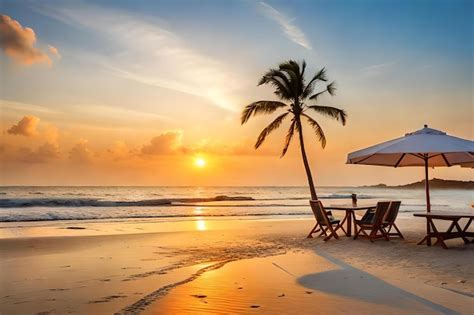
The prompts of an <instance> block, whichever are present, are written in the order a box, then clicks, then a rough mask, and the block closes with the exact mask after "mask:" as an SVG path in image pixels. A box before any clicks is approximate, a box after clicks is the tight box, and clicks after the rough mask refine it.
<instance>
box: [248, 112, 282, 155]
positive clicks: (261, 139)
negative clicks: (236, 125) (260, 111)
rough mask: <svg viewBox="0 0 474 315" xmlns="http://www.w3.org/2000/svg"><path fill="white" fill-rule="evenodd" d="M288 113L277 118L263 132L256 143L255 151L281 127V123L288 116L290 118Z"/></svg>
mask: <svg viewBox="0 0 474 315" xmlns="http://www.w3.org/2000/svg"><path fill="white" fill-rule="evenodd" d="M288 114H289V113H288V112H287V113H284V114H281V115H280V116H278V117H277V118H275V120H274V121H272V122H271V123H270V124H269V125H268V126H267V127H266V128H265V129H263V130H262V132H261V133H260V135H259V136H258V139H257V142H256V143H255V149H258V147H259V146H260V145H261V144H262V143H263V142H264V141H265V138H266V137H267V136H268V135H269V134H270V133H271V132H272V131H273V130H275V129H277V128H278V127H280V125H281V123H282V122H283V120H284V119H285V117H286V116H288Z"/></svg>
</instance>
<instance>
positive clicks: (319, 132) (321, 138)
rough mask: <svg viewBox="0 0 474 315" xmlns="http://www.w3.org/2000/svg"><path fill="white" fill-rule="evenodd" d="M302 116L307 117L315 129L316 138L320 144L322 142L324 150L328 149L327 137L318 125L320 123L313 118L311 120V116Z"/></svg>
mask: <svg viewBox="0 0 474 315" xmlns="http://www.w3.org/2000/svg"><path fill="white" fill-rule="evenodd" d="M302 116H304V117H306V119H307V120H308V123H309V125H310V126H311V127H312V128H313V130H314V132H315V133H316V136H317V137H318V140H319V142H321V146H322V147H323V149H324V148H325V147H326V136H325V135H324V131H323V129H322V128H321V126H320V125H319V124H318V122H317V121H316V120H314V119H313V118H311V117H310V116H308V115H306V114H302Z"/></svg>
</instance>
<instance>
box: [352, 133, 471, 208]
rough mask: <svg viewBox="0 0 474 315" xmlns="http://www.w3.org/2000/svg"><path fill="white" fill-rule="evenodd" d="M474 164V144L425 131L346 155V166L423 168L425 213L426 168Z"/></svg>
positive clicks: (427, 205)
mask: <svg viewBox="0 0 474 315" xmlns="http://www.w3.org/2000/svg"><path fill="white" fill-rule="evenodd" d="M470 163H474V141H471V140H466V139H461V138H457V137H453V136H449V135H447V134H446V133H445V132H442V131H439V130H436V129H431V128H428V126H427V125H425V127H424V128H423V129H420V130H417V131H415V132H411V133H407V134H405V136H404V137H400V138H397V139H394V140H390V141H387V142H384V143H380V144H377V145H374V146H371V147H368V148H366V149H362V150H359V151H355V152H352V153H349V155H348V156H347V164H365V165H380V166H392V167H405V166H424V167H425V186H426V210H427V211H428V212H429V211H430V210H431V205H430V195H429V182H428V167H440V166H441V167H442V166H446V167H449V166H452V165H460V164H462V165H466V164H468V165H470Z"/></svg>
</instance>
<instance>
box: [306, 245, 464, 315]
mask: <svg viewBox="0 0 474 315" xmlns="http://www.w3.org/2000/svg"><path fill="white" fill-rule="evenodd" d="M315 252H316V254H317V255H319V256H321V257H323V258H325V259H326V260H328V261H330V262H331V263H333V264H334V265H336V266H337V267H339V268H338V269H334V270H329V271H325V272H319V273H313V274H308V275H305V276H302V277H300V278H298V279H297V282H298V283H299V284H301V285H302V286H304V287H306V288H309V289H313V290H318V291H321V292H325V293H329V294H335V295H340V296H345V297H348V298H352V299H357V300H362V301H365V302H369V303H374V304H381V305H390V306H394V305H396V306H397V307H400V308H404V309H407V310H410V309H411V310H413V306H414V305H413V302H417V303H421V304H422V305H424V306H427V307H429V308H431V309H432V310H433V311H436V312H440V313H442V314H459V313H458V312H456V311H454V310H451V309H449V308H446V307H444V306H442V305H439V304H436V303H434V302H432V301H430V300H427V299H425V298H422V297H420V296H418V295H416V294H413V293H410V292H408V291H405V290H403V289H401V288H398V287H396V286H394V285H391V284H390V283H387V282H385V281H383V280H381V279H379V278H377V277H375V276H373V275H371V274H369V273H366V272H364V271H362V270H359V269H357V268H354V267H352V266H351V265H349V264H347V263H345V262H344V261H342V260H339V259H336V258H334V257H332V256H330V255H328V254H327V253H325V252H323V251H319V250H318V251H315Z"/></svg>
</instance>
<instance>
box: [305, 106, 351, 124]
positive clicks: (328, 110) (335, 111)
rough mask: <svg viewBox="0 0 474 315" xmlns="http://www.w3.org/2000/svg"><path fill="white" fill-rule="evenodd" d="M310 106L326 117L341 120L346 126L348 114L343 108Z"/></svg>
mask: <svg viewBox="0 0 474 315" xmlns="http://www.w3.org/2000/svg"><path fill="white" fill-rule="evenodd" d="M308 108H310V109H312V110H314V111H315V112H317V113H319V114H321V115H324V116H326V117H329V118H332V119H335V120H337V121H340V122H341V123H342V125H343V126H344V125H345V124H346V120H347V114H346V112H345V111H344V110H343V109H340V108H337V107H332V106H321V105H311V106H308Z"/></svg>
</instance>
